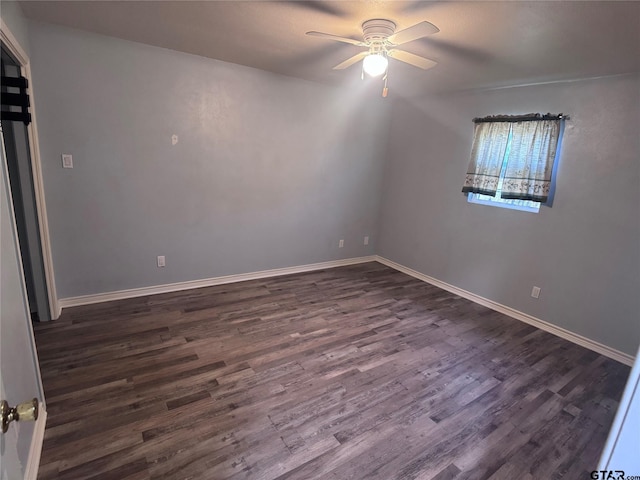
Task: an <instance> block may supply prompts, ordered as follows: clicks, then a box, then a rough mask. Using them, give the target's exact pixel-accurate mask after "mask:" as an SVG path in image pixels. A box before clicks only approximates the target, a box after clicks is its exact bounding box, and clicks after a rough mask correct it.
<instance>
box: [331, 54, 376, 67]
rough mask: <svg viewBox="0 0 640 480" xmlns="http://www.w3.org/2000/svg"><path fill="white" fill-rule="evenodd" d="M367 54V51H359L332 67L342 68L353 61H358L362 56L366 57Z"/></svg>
mask: <svg viewBox="0 0 640 480" xmlns="http://www.w3.org/2000/svg"><path fill="white" fill-rule="evenodd" d="M367 55H369V52H368V51H364V52H360V53H358V54H356V55H354V56H353V57H351V58H347V59H346V60H345V61H344V62H342V63H341V64H339V65H336V66H335V67H333V69H334V70H344V69H345V68H348V67H350V66H351V65H353V64H354V63H358V62H359V61H360V60H363V59H364V57H366V56H367Z"/></svg>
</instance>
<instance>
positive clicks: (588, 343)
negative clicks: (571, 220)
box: [376, 255, 634, 365]
mask: <svg viewBox="0 0 640 480" xmlns="http://www.w3.org/2000/svg"><path fill="white" fill-rule="evenodd" d="M376 261H377V262H380V263H382V264H383V265H386V266H388V267H391V268H393V269H395V270H398V271H399V272H402V273H406V274H407V275H410V276H412V277H414V278H417V279H418V280H422V281H423V282H426V283H430V284H431V285H434V286H436V287H439V288H442V289H443V290H447V291H448V292H451V293H455V294H456V295H459V296H461V297H463V298H466V299H467V300H471V301H472V302H475V303H478V304H480V305H484V306H485V307H488V308H490V309H491V310H495V311H496V312H500V313H503V314H505V315H507V316H509V317H511V318H515V319H516V320H520V321H522V322H525V323H528V324H529V325H533V326H534V327H538V328H539V329H540V330H544V331H545V332H549V333H551V334H553V335H556V336H558V337H560V338H564V339H565V340H568V341H570V342H573V343H576V344H578V345H580V346H582V347H585V348H588V349H589V350H593V351H594V352H598V353H601V354H602V355H605V356H607V357H609V358H612V359H614V360H617V361H618V362H620V363H624V364H625V365H633V362H634V357H633V356H631V355H628V354H626V353H624V352H621V351H619V350H616V349H615V348H611V347H608V346H606V345H603V344H602V343H599V342H596V341H594V340H591V339H589V338H586V337H583V336H582V335H578V334H577V333H573V332H571V331H569V330H566V329H564V328H561V327H558V326H556V325H553V324H551V323H549V322H545V321H544V320H540V319H539V318H536V317H533V316H531V315H529V314H527V313H524V312H521V311H519V310H515V309H513V308H511V307H507V306H506V305H502V304H500V303H497V302H494V301H493V300H489V299H488V298H484V297H481V296H480V295H476V294H475V293H471V292H468V291H467V290H463V289H462V288H458V287H456V286H454V285H450V284H448V283H446V282H443V281H441V280H438V279H437V278H433V277H430V276H428V275H424V274H423V273H420V272H418V271H416V270H413V269H411V268H409V267H405V266H404V265H400V264H399V263H396V262H394V261H392V260H389V259H387V258H384V257H381V256H379V255H376Z"/></svg>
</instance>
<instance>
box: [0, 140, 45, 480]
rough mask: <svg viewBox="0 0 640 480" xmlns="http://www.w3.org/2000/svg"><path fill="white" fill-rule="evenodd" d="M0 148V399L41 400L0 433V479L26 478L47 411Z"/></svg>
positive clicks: (32, 473)
mask: <svg viewBox="0 0 640 480" xmlns="http://www.w3.org/2000/svg"><path fill="white" fill-rule="evenodd" d="M1 136H2V130H1V129H0V137H1ZM0 140H2V142H0V143H1V144H2V145H4V139H2V138H0ZM0 151H1V162H0V163H1V168H2V179H1V182H0V400H6V401H7V402H8V403H9V405H10V406H11V407H15V406H16V405H17V404H19V403H22V402H27V401H30V400H31V399H32V398H34V397H36V398H38V399H39V401H40V409H39V410H40V414H39V417H38V420H37V421H36V422H13V423H12V424H11V425H9V428H8V430H7V432H6V433H4V434H2V433H0V479H2V480H15V479H21V478H24V479H29V480H31V479H35V478H36V474H37V470H38V463H39V461H40V451H41V448H42V440H43V438H44V424H45V421H46V411H45V409H44V404H43V403H42V402H43V400H44V396H43V389H42V382H41V379H40V369H39V367H38V360H37V355H36V349H35V343H34V338H33V328H32V325H31V319H30V314H29V304H28V301H27V294H26V288H25V283H24V274H23V271H22V262H21V258H20V250H19V247H18V241H17V231H16V223H15V217H14V214H13V205H12V202H11V189H10V186H9V178H8V172H7V163H6V157H5V152H4V148H0Z"/></svg>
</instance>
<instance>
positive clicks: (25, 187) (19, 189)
mask: <svg viewBox="0 0 640 480" xmlns="http://www.w3.org/2000/svg"><path fill="white" fill-rule="evenodd" d="M1 73H2V87H1V88H2V98H3V99H4V98H7V99H9V98H15V96H16V95H19V94H20V93H21V92H20V88H19V87H15V86H12V85H13V84H14V83H15V82H16V80H14V79H20V78H21V77H22V75H21V66H20V63H19V62H18V60H17V59H16V58H15V57H14V56H13V55H12V54H11V53H10V52H9V51H8V50H7V49H6V48H5V45H4V44H2V49H1ZM7 103H9V102H7ZM12 103H13V102H12ZM20 108H21V107H19V106H15V105H11V104H5V101H4V100H3V102H2V111H3V119H2V121H1V135H2V142H3V146H4V150H5V155H6V162H7V171H8V174H9V183H10V188H11V197H12V202H13V210H14V214H15V220H16V227H17V233H18V243H19V246H20V255H21V258H22V268H23V271H24V280H25V284H26V290H27V298H28V300H29V311H30V313H31V320H32V321H48V320H51V311H50V309H49V294H48V290H47V281H46V277H45V267H44V259H43V253H42V242H41V237H40V227H39V223H38V210H37V203H36V193H35V188H34V177H33V171H32V161H31V152H30V147H29V129H28V128H27V124H28V122H25V121H20V120H14V119H8V118H4V117H9V116H8V115H5V114H4V113H5V112H17V111H20Z"/></svg>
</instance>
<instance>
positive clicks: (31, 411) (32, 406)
mask: <svg viewBox="0 0 640 480" xmlns="http://www.w3.org/2000/svg"><path fill="white" fill-rule="evenodd" d="M0 416H2V433H5V432H6V431H7V430H8V429H9V424H10V423H11V422H13V421H16V422H18V421H23V422H26V421H33V420H37V419H38V399H37V398H34V399H33V400H31V401H30V402H24V403H21V404H20V405H16V406H15V407H13V408H12V407H10V406H9V404H8V403H7V401H6V400H2V401H0Z"/></svg>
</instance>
